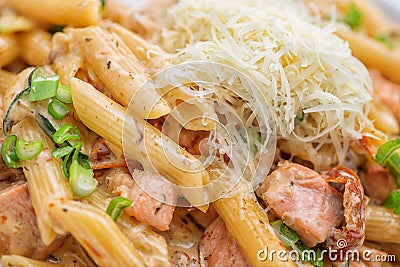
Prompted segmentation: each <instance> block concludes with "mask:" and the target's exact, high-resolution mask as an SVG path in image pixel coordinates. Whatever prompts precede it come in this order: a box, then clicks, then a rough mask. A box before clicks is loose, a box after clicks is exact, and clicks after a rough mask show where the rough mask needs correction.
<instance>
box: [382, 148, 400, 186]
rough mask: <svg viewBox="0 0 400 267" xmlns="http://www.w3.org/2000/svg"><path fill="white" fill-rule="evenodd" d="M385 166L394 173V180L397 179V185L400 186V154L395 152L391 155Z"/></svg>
mask: <svg viewBox="0 0 400 267" xmlns="http://www.w3.org/2000/svg"><path fill="white" fill-rule="evenodd" d="M385 166H386V167H387V168H388V169H389V171H390V172H391V173H392V175H393V177H394V180H395V181H396V184H397V187H399V188H400V156H399V154H397V153H395V154H393V155H391V156H390V157H389V158H388V159H387V160H386V162H385Z"/></svg>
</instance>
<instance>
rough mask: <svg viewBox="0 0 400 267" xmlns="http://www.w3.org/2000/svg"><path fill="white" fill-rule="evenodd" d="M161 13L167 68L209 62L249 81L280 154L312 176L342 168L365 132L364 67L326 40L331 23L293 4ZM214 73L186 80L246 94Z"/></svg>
mask: <svg viewBox="0 0 400 267" xmlns="http://www.w3.org/2000/svg"><path fill="white" fill-rule="evenodd" d="M168 12H169V13H168V20H167V24H166V25H164V28H163V31H162V46H163V48H164V49H165V50H166V51H168V52H170V53H173V54H172V57H171V59H170V60H171V62H173V63H174V64H178V63H182V62H191V61H208V62H216V63H221V64H225V65H228V66H230V67H232V68H235V69H236V70H238V71H239V72H241V73H242V74H243V75H245V76H247V77H250V78H251V80H252V81H253V82H254V83H255V85H256V86H257V88H259V89H260V91H261V93H262V97H263V99H264V102H263V105H264V106H265V109H266V110H269V111H270V112H271V116H272V118H273V119H274V121H275V123H276V129H277V134H278V138H279V139H280V140H282V141H283V142H285V145H284V147H285V150H289V151H287V152H289V153H291V154H292V155H296V154H297V155H302V154H306V155H309V156H308V158H307V156H306V158H304V157H303V158H304V159H306V160H309V161H311V162H312V163H313V164H314V166H315V167H316V168H317V169H319V168H323V167H327V164H328V165H329V164H333V163H337V162H339V163H343V162H344V159H345V156H346V152H347V150H348V146H349V143H350V141H351V140H355V139H359V138H361V132H362V129H363V128H365V127H366V126H370V125H371V122H370V121H369V119H368V118H367V113H368V111H369V102H370V100H371V92H372V84H371V80H370V78H369V75H368V72H367V70H366V68H365V66H364V65H363V64H362V63H361V62H360V61H359V60H358V59H356V58H355V57H353V56H352V53H351V50H350V48H349V46H348V44H347V43H346V42H345V41H343V40H342V39H340V38H339V37H337V36H336V35H335V34H334V30H335V25H334V22H324V23H322V22H321V21H318V20H317V18H315V17H313V16H312V15H311V14H310V12H309V10H308V9H307V8H306V7H305V6H304V5H303V4H301V3H300V2H299V1H295V0H284V1H273V0H246V1H244V0H229V1H227V0H195V1H193V0H181V1H180V2H178V3H177V4H176V5H174V6H173V7H171V8H170V9H169V11H168ZM217 71H218V70H210V71H208V73H207V76H208V77H205V76H204V75H205V74H204V72H203V71H199V75H198V76H197V77H196V73H195V71H194V72H192V73H191V74H190V75H192V76H195V78H197V79H198V80H204V79H209V80H211V81H216V80H218V81H219V82H221V83H228V84H230V86H231V87H232V86H233V87H232V88H233V90H246V88H245V87H246V86H247V85H246V84H240V81H239V84H237V82H230V83H229V81H232V80H235V79H237V77H227V75H226V74H224V73H218V72H217ZM240 87H244V89H243V88H240ZM253 100H254V99H253ZM254 102H256V101H255V100H254ZM250 104H252V103H250ZM257 105H259V103H254V106H253V107H252V108H253V109H254V110H257V109H259V107H258V106H257ZM258 111H259V110H258ZM259 112H261V111H259ZM305 151H307V153H304V152H305ZM296 152H297V153H296ZM321 153H324V154H325V155H321Z"/></svg>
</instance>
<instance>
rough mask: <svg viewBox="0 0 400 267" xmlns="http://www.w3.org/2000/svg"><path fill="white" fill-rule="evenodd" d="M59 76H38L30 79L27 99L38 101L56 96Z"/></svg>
mask: <svg viewBox="0 0 400 267" xmlns="http://www.w3.org/2000/svg"><path fill="white" fill-rule="evenodd" d="M59 80H60V76H58V75H51V76H47V77H44V76H38V77H35V78H33V79H32V81H31V86H30V92H29V101H31V102H32V101H38V100H43V99H47V98H51V97H54V96H56V93H57V87H58V82H59Z"/></svg>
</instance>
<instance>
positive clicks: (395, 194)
mask: <svg viewBox="0 0 400 267" xmlns="http://www.w3.org/2000/svg"><path fill="white" fill-rule="evenodd" d="M383 206H385V207H387V208H390V209H393V213H394V214H400V189H397V190H392V191H391V192H390V194H389V197H388V198H387V199H386V200H385V202H384V203H383Z"/></svg>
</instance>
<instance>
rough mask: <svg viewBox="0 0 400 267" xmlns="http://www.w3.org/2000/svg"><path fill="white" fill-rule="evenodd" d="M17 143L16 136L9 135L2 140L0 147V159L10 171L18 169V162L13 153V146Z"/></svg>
mask: <svg viewBox="0 0 400 267" xmlns="http://www.w3.org/2000/svg"><path fill="white" fill-rule="evenodd" d="M16 143H17V136H16V135H14V134H11V135H9V136H7V138H6V139H5V140H4V142H3V145H2V146H1V157H2V159H3V161H4V163H5V164H6V165H7V166H8V167H9V168H12V169H17V168H19V167H20V166H19V160H18V156H17V154H16V153H15V145H16Z"/></svg>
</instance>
